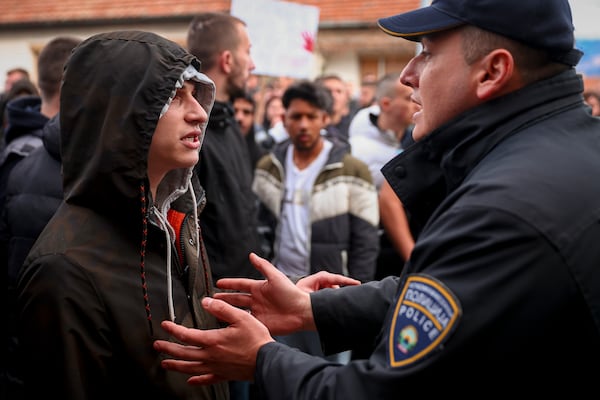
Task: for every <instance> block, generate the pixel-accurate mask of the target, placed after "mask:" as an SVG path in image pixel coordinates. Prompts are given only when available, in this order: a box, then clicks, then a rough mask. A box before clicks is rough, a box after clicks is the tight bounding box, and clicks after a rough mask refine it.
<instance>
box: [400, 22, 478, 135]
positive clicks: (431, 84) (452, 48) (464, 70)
mask: <svg viewBox="0 0 600 400" xmlns="http://www.w3.org/2000/svg"><path fill="white" fill-rule="evenodd" d="M422 44H423V51H422V52H421V53H420V54H419V55H417V56H415V57H414V58H413V59H412V60H411V61H410V62H409V63H408V65H407V66H406V67H405V68H404V70H403V71H402V74H401V76H400V80H401V81H402V82H403V83H404V84H406V85H408V86H410V87H412V88H413V99H414V100H415V101H416V102H417V103H418V104H420V105H421V110H420V111H418V112H416V113H415V114H414V123H415V128H414V130H413V138H414V139H415V140H420V139H422V138H423V137H424V136H426V135H428V134H429V133H431V132H432V131H433V130H434V129H436V128H438V127H440V126H441V125H442V124H444V123H446V122H448V121H450V119H452V118H454V117H456V116H457V115H458V114H460V113H462V112H464V111H466V110H468V109H470V108H472V107H474V106H476V105H477V104H478V103H480V102H481V101H479V100H478V99H477V96H476V82H477V78H478V76H477V74H476V73H477V72H479V71H478V70H477V69H476V68H477V63H475V64H473V65H467V63H466V62H465V59H464V56H463V47H462V36H461V31H460V29H453V30H448V31H444V32H441V33H439V34H437V35H434V36H431V37H424V38H423V41H422Z"/></svg>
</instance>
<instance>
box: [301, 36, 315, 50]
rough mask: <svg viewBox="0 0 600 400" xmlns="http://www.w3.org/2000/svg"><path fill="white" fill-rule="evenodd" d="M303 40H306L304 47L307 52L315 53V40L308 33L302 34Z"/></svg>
mask: <svg viewBox="0 0 600 400" xmlns="http://www.w3.org/2000/svg"><path fill="white" fill-rule="evenodd" d="M302 39H304V45H303V46H302V47H303V48H304V49H305V50H306V51H308V52H311V53H312V52H313V50H314V48H315V38H314V36H313V35H312V34H311V33H310V32H307V31H304V32H302Z"/></svg>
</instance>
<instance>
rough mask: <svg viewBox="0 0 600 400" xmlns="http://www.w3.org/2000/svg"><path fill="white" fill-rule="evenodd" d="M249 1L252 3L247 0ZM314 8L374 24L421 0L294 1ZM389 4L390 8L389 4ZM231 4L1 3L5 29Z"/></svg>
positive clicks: (176, 0) (326, 18)
mask: <svg viewBox="0 0 600 400" xmlns="http://www.w3.org/2000/svg"><path fill="white" fill-rule="evenodd" d="M246 1H252V0H246ZM293 2H294V3H299V4H307V5H312V6H317V7H319V9H320V21H321V23H323V22H325V23H374V22H375V21H376V20H377V19H378V18H380V17H384V16H388V15H391V14H395V13H400V12H403V11H406V10H410V9H413V8H417V7H418V6H419V5H420V0H397V1H394V2H390V1H389V0H368V1H366V0H296V1H293ZM390 3H392V4H390ZM230 7H231V1H230V0H214V1H204V0H60V1H40V0H2V1H0V28H2V26H3V25H4V28H7V26H8V25H11V26H14V25H21V24H27V25H31V24H36V23H39V24H47V23H61V22H80V21H91V20H93V21H99V20H111V21H114V20H119V19H137V18H141V19H147V18H170V17H187V16H191V15H194V14H196V13H199V12H204V11H228V10H229V9H230Z"/></svg>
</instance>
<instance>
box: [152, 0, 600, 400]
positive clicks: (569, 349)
mask: <svg viewBox="0 0 600 400" xmlns="http://www.w3.org/2000/svg"><path fill="white" fill-rule="evenodd" d="M379 26H380V27H381V28H382V29H383V31H384V32H386V33H388V34H390V35H393V36H397V37H400V38H406V39H408V40H413V41H420V42H421V44H422V46H423V47H422V51H420V52H419V53H418V54H417V55H415V56H414V57H413V58H412V59H411V60H410V61H409V62H408V64H407V66H406V67H405V68H404V70H403V72H402V75H401V78H400V79H401V80H402V82H403V83H404V84H405V85H407V86H410V87H411V88H412V89H413V91H414V92H413V95H412V99H413V101H415V102H416V103H418V104H419V105H420V106H421V110H420V111H419V112H417V113H416V114H415V115H414V122H415V127H414V130H413V137H414V139H415V140H416V144H414V145H412V146H410V147H409V148H407V149H406V150H405V151H404V152H402V153H400V154H399V155H397V156H396V157H395V158H393V159H392V160H391V161H390V162H388V163H387V164H386V165H385V166H384V167H383V174H384V176H385V177H386V179H387V180H388V181H389V183H390V186H391V187H392V188H393V189H394V191H395V192H396V193H397V194H398V195H399V196H400V197H401V199H402V202H403V204H404V205H405V206H406V207H407V208H408V209H409V211H411V216H412V217H414V216H415V215H416V216H418V217H419V218H422V219H423V220H424V221H426V224H425V226H424V228H423V230H422V231H421V233H420V235H419V237H418V238H417V241H416V243H415V247H414V250H413V252H412V253H411V256H410V259H409V260H408V262H407V264H406V265H405V267H404V268H403V270H402V274H401V275H400V276H399V277H388V278H385V279H383V280H381V281H378V282H372V283H363V284H362V285H358V286H348V287H342V288H340V289H336V290H331V289H322V290H316V291H312V292H308V291H307V290H303V289H302V288H300V287H297V286H294V284H293V283H292V282H291V281H290V280H289V279H287V277H286V276H285V275H283V274H282V273H281V272H280V271H278V270H277V269H276V268H275V267H274V266H272V265H271V264H270V263H268V262H267V261H266V260H264V259H260V258H259V257H256V256H255V255H252V256H251V258H252V260H253V262H254V263H255V265H256V267H257V268H258V269H259V270H260V271H261V272H262V273H263V275H265V277H266V281H262V282H261V281H248V280H241V279H237V280H236V279H233V280H229V279H228V280H223V281H221V282H219V284H218V286H219V287H220V288H222V289H223V290H225V289H227V290H229V291H234V290H239V291H241V293H235V292H229V293H220V294H219V296H216V298H205V299H203V306H204V307H205V308H206V309H207V310H208V311H209V312H210V313H212V314H213V315H216V316H217V317H218V318H220V319H222V320H223V321H227V322H231V325H229V326H228V327H226V328H223V329H219V330H214V331H202V330H197V329H196V330H193V329H188V328H186V327H183V326H179V325H177V324H174V323H171V322H169V321H165V322H163V324H162V326H163V328H164V329H165V330H166V331H167V332H169V333H170V334H172V335H174V336H175V337H176V338H178V339H179V340H181V341H183V344H181V343H173V342H167V341H164V340H161V341H157V342H156V343H155V348H156V350H157V351H160V352H162V353H165V356H167V357H168V356H171V357H174V359H173V358H170V357H168V358H167V359H165V360H163V363H162V364H163V367H165V368H166V369H167V370H169V371H173V370H175V371H179V372H182V373H186V374H192V375H194V376H193V377H192V378H190V380H189V383H190V384H191V385H195V386H197V385H205V384H210V383H212V382H215V381H219V380H222V379H233V378H235V379H254V380H255V382H256V385H257V387H258V389H259V390H260V393H261V394H262V398H263V399H281V398H286V399H309V398H312V399H316V398H318V399H334V398H335V399H382V400H385V399H398V398H404V397H410V396H412V397H428V398H437V397H444V398H446V397H451V396H456V397H481V395H482V390H483V392H484V393H486V394H488V393H489V394H490V396H493V397H498V398H500V397H507V398H510V397H511V396H514V394H515V393H517V392H519V393H531V394H534V395H535V396H538V397H540V396H541V397H546V396H547V397H551V396H552V395H555V394H556V393H557V392H563V391H564V392H565V393H569V395H570V396H571V397H585V396H586V395H587V394H588V393H595V392H596V391H597V378H598V371H599V370H600V276H599V275H598V265H600V247H599V246H598V245H597V244H598V238H599V237H600V213H599V205H600V179H598V176H599V174H600V119H599V118H597V117H592V116H591V115H590V112H589V107H588V106H587V105H585V103H584V102H583V96H582V93H583V79H582V77H581V76H580V75H578V74H577V70H576V69H575V67H576V65H577V63H578V62H579V60H580V58H581V52H580V51H579V50H578V49H576V48H575V47H574V46H575V36H574V27H573V22H572V16H571V10H570V7H569V2H568V1H567V0H528V1H522V0H488V1H481V0H464V1H460V2H458V1H454V0H433V2H431V5H429V6H426V7H422V8H419V9H416V10H413V11H408V12H405V13H403V14H399V15H394V16H391V17H388V18H382V19H380V20H379ZM412 211H415V212H414V213H413V212H412ZM310 278H312V279H316V280H317V281H319V280H322V281H323V280H324V278H326V277H320V278H319V277H310V276H309V277H306V278H305V279H310ZM303 280H304V279H303ZM303 280H300V281H299V282H298V284H299V285H300V283H302V281H303ZM310 283H311V285H310V287H312V288H319V287H322V286H323V285H321V284H319V283H318V282H310ZM223 300H226V301H223ZM228 303H229V304H228ZM238 307H243V308H244V310H240V309H239V308H238ZM245 310H250V311H251V313H250V314H249V313H248V312H246V311H245ZM299 329H312V330H317V331H318V333H319V335H320V337H321V340H322V342H323V344H324V346H325V347H326V348H329V349H330V350H332V351H335V350H343V349H348V348H352V347H354V346H356V345H357V344H363V343H370V344H371V345H372V352H371V355H370V357H369V358H368V359H362V360H354V361H351V362H349V363H348V364H346V365H339V364H335V363H331V362H328V361H327V360H323V359H321V358H318V357H311V356H308V355H306V354H303V353H300V352H298V351H294V350H293V349H290V348H288V347H286V346H285V345H283V344H281V343H277V342H276V341H275V340H274V339H273V337H272V336H271V335H281V334H286V333H290V332H292V331H296V330H299ZM232 363H235V368H232V367H231V365H232ZM186 376H187V375H186ZM199 387H201V386H199Z"/></svg>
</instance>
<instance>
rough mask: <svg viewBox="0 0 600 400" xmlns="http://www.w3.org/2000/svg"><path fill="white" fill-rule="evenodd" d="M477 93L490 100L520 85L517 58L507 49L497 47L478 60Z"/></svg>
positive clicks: (475, 65) (482, 98) (479, 96)
mask: <svg viewBox="0 0 600 400" xmlns="http://www.w3.org/2000/svg"><path fill="white" fill-rule="evenodd" d="M471 67H472V68H475V80H476V82H475V83H476V85H477V88H476V93H477V97H478V98H479V99H481V100H489V99H492V98H494V97H498V96H501V95H504V94H506V93H508V92H512V91H513V90H516V89H517V88H518V86H519V82H518V79H516V74H515V60H514V58H513V56H512V54H511V53H510V52H509V51H508V50H506V49H495V50H492V51H491V52H489V53H488V54H487V55H486V56H484V57H482V58H481V59H480V60H478V61H476V62H475V63H474V65H472V66H471Z"/></svg>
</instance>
